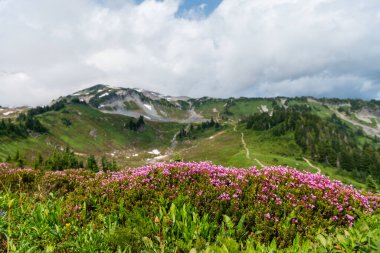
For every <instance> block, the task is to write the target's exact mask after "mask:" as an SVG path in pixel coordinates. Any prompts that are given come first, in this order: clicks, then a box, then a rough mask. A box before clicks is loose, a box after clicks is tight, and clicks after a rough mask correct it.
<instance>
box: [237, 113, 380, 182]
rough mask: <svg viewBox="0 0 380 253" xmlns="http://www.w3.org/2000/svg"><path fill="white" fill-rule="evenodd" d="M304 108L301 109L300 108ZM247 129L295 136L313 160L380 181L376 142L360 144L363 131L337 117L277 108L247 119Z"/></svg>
mask: <svg viewBox="0 0 380 253" xmlns="http://www.w3.org/2000/svg"><path fill="white" fill-rule="evenodd" d="M301 107H302V106H301ZM244 122H245V123H246V127H247V128H248V129H252V130H257V131H267V130H270V131H271V133H272V134H273V135H274V136H281V135H285V134H287V133H293V135H294V140H295V142H296V143H297V144H298V145H299V147H301V149H302V151H303V153H304V154H307V155H309V156H310V157H311V159H312V160H314V161H317V162H319V163H323V164H327V165H329V166H332V167H336V168H340V169H343V170H345V171H348V172H350V173H351V174H352V175H354V176H355V177H356V178H359V179H362V180H365V179H366V178H367V177H368V176H369V175H371V176H372V177H373V178H374V179H375V180H376V181H377V182H380V169H379V168H380V149H376V148H375V145H374V143H375V142H377V141H378V140H377V138H374V139H373V141H372V142H373V143H366V144H364V145H360V144H359V141H358V137H360V136H361V135H363V132H362V131H361V130H358V131H354V130H353V129H352V128H350V127H349V126H347V125H346V124H345V123H344V122H343V121H342V120H340V119H339V118H338V117H337V116H336V115H335V114H333V115H332V116H331V117H330V118H328V119H322V118H321V117H319V116H317V115H315V114H312V113H311V112H310V111H309V109H308V108H307V106H304V107H302V108H298V107H297V108H295V107H290V108H288V109H284V108H276V109H275V110H274V111H273V115H272V116H270V115H269V114H268V113H260V114H259V113H257V114H254V115H251V116H249V117H247V118H245V119H244Z"/></svg>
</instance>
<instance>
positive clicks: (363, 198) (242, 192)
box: [68, 163, 380, 243]
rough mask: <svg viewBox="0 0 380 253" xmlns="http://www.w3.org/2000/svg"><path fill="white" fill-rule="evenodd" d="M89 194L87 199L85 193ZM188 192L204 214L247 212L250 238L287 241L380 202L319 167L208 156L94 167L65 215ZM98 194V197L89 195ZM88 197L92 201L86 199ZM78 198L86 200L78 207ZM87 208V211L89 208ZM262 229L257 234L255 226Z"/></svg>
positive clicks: (147, 204) (349, 220)
mask: <svg viewBox="0 0 380 253" xmlns="http://www.w3.org/2000/svg"><path fill="white" fill-rule="evenodd" d="M89 193H91V196H92V198H88V194H89ZM179 196H186V197H187V198H188V199H189V201H190V202H191V204H192V205H194V206H195V207H196V208H197V209H198V210H200V212H201V213H203V214H206V213H208V214H210V215H212V216H213V217H214V218H215V219H217V220H222V218H223V215H228V216H230V217H231V218H232V219H233V220H234V221H235V222H236V221H238V220H239V219H240V218H241V217H242V216H243V215H245V216H246V226H247V228H248V230H249V231H250V232H251V233H252V237H257V239H259V240H262V241H265V242H270V241H271V240H272V239H274V238H276V239H277V240H278V241H279V242H280V243H281V242H282V243H286V242H287V241H290V240H292V239H293V238H294V236H295V235H296V234H297V233H300V234H302V235H304V236H308V237H311V236H313V235H314V233H315V232H316V231H317V230H318V229H319V228H327V227H329V226H331V225H333V226H339V225H343V226H344V225H348V226H352V224H353V222H354V221H355V220H356V219H357V218H358V217H359V216H360V215H361V214H364V213H367V214H371V213H373V212H375V211H376V210H378V209H379V203H380V197H379V196H378V195H373V194H367V193H365V192H361V191H359V190H356V189H354V188H353V187H352V186H345V185H343V184H342V183H341V182H339V181H331V180H330V179H329V178H328V177H325V176H323V175H320V174H312V173H306V172H299V171H297V170H295V169H291V168H287V167H266V168H263V169H262V170H258V169H256V168H255V167H252V168H249V169H236V168H224V167H222V166H216V165H212V164H210V163H174V164H155V165H149V166H144V167H140V168H136V169H129V170H123V171H119V172H107V173H103V172H100V173H98V174H97V175H96V176H95V177H93V178H91V179H89V180H88V181H87V182H85V183H82V184H81V186H80V187H78V188H77V189H76V190H75V192H73V194H72V195H71V196H70V198H69V199H68V200H69V202H70V206H71V207H75V210H73V208H71V209H70V215H72V216H73V217H82V216H83V214H84V213H87V215H88V214H90V215H91V211H96V210H100V209H101V210H102V211H103V212H106V213H107V212H108V213H111V212H112V211H114V210H117V209H118V208H119V203H120V202H122V203H123V204H124V205H125V207H126V208H128V209H133V208H135V207H144V208H146V209H147V210H148V213H149V211H153V210H154V208H156V207H157V206H158V205H159V204H160V203H161V202H162V200H163V199H167V200H168V201H171V200H174V199H176V198H178V197H179ZM94 198H95V199H96V200H97V201H96V203H95V202H94V201H93V199H94ZM91 199H92V200H91ZM80 203H86V205H85V207H86V209H87V210H84V206H82V207H81V206H80ZM89 211H90V212H89ZM259 231H260V233H258V232H259Z"/></svg>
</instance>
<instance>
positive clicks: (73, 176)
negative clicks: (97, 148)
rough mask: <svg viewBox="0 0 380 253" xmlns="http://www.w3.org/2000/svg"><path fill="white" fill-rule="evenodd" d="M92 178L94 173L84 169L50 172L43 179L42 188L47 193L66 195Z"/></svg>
mask: <svg viewBox="0 0 380 253" xmlns="http://www.w3.org/2000/svg"><path fill="white" fill-rule="evenodd" d="M92 177H93V173H92V172H90V171H87V170H84V169H67V170H64V171H49V172H46V173H45V175H44V176H43V178H42V187H43V189H44V190H45V191H46V192H47V193H49V192H55V193H57V194H58V195H64V194H66V193H69V192H72V191H74V189H75V188H76V187H78V186H79V185H81V184H84V183H85V182H86V181H87V180H89V179H90V178H92Z"/></svg>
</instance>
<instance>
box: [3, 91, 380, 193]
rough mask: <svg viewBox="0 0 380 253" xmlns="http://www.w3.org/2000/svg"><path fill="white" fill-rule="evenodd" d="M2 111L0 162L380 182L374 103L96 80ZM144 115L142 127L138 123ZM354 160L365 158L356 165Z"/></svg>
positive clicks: (379, 112)
mask: <svg viewBox="0 0 380 253" xmlns="http://www.w3.org/2000/svg"><path fill="white" fill-rule="evenodd" d="M1 109H2V111H4V112H5V113H2V117H3V118H5V119H4V120H3V122H4V124H3V129H4V130H2V131H3V132H1V131H0V139H1V145H0V159H2V160H8V161H12V160H13V162H14V163H15V164H17V163H18V160H19V159H20V158H21V159H22V160H23V163H26V165H29V166H32V165H33V164H35V161H36V160H38V159H40V158H39V156H42V159H47V158H48V157H49V156H51V155H52V154H54V153H59V152H63V151H64V150H65V149H66V148H67V147H69V148H70V149H71V150H72V151H73V154H74V155H75V156H77V157H78V159H79V160H83V161H84V162H85V161H86V160H87V158H88V157H89V156H90V155H94V156H95V158H96V160H97V161H98V163H100V159H101V157H105V158H106V159H108V160H114V161H115V162H116V163H118V164H119V165H121V166H138V165H144V164H146V163H155V162H159V161H171V160H185V161H204V160H208V161H212V162H214V163H216V164H221V165H224V166H239V167H249V166H252V165H256V166H263V165H265V166H272V165H288V166H292V167H296V168H298V169H300V170H308V171H311V172H316V171H321V172H322V173H324V174H328V175H330V176H332V177H333V178H336V179H340V180H343V181H345V182H347V183H352V184H354V185H356V186H358V187H363V183H366V178H367V176H368V175H372V176H373V177H375V181H377V182H380V177H379V173H378V169H376V168H378V167H377V166H378V165H377V164H378V161H379V160H380V159H379V158H378V155H377V154H378V150H379V143H378V137H377V136H378V135H379V127H380V125H379V123H380V104H379V101H375V100H372V101H363V100H353V99H346V100H340V99H315V98H310V97H308V98H306V97H300V98H285V97H276V98H228V99H218V98H208V97H203V98H199V99H195V98H188V97H174V96H167V95H161V94H158V93H156V92H151V91H146V90H140V89H129V88H112V87H109V86H106V85H96V86H93V87H90V88H88V89H85V90H81V91H78V92H76V93H74V94H71V95H68V96H65V97H60V98H58V99H57V100H55V101H53V102H52V104H51V105H50V106H45V107H38V108H25V107H24V108H1ZM289 112H294V113H295V114H294V115H293V114H290V113H289ZM281 113H283V115H281ZM297 115H301V116H297ZM302 115H303V116H302ZM140 116H143V121H144V126H143V128H141V129H137V128H136V127H134V124H136V122H137V119H138V118H139V117H140ZM297 117H300V118H297ZM291 118H296V119H297V120H295V121H294V123H293V124H294V125H293V126H290V125H289V123H286V122H288V121H289V119H291ZM260 122H261V123H260ZM259 123H260V124H261V125H260V124H259ZM305 124H306V125H305ZM305 127H306V128H305ZM0 128H1V125H0ZM301 129H304V130H302V131H301ZM313 129H314V130H313ZM316 129H319V130H318V131H316ZM0 130H1V129H0ZM1 133H2V134H1ZM311 144H313V145H311ZM334 145H335V146H334ZM337 145H338V146H339V147H346V148H344V149H342V148H339V149H338V148H337ZM354 154H361V155H360V157H359V158H358V157H355V156H354ZM365 157H368V158H365ZM15 158H16V159H15ZM342 159H343V160H344V159H346V160H344V161H343V160H342ZM350 159H351V160H352V161H358V162H362V161H364V160H363V159H367V160H368V162H363V164H364V165H362V166H356V165H355V166H352V168H351V164H353V163H351V162H349V161H350Z"/></svg>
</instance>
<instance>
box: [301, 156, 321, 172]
mask: <svg viewBox="0 0 380 253" xmlns="http://www.w3.org/2000/svg"><path fill="white" fill-rule="evenodd" d="M303 160H304V161H305V162H306V163H307V164H308V165H309V166H310V167H312V168H314V169H316V170H317V171H318V172H317V173H319V174H321V169H320V168H318V167H317V166H314V165H313V164H311V162H310V161H309V160H308V159H306V158H305V157H303Z"/></svg>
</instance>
